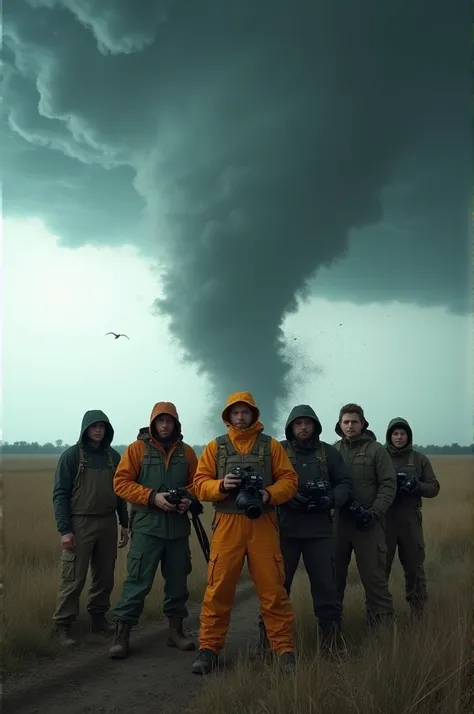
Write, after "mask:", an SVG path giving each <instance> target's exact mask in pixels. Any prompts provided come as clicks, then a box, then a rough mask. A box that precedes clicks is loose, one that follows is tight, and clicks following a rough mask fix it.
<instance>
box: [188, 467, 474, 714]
mask: <svg viewBox="0 0 474 714" xmlns="http://www.w3.org/2000/svg"><path fill="white" fill-rule="evenodd" d="M432 463H433V465H434V468H435V470H436V471H437V474H438V477H439V480H440V482H441V492H440V495H439V496H438V498H436V499H433V500H428V499H425V500H424V502H423V514H424V531H425V540H426V549H427V554H426V555H427V562H426V570H427V576H428V585H429V594H430V598H431V603H430V608H429V612H428V616H427V618H426V621H425V622H423V623H420V624H418V625H416V626H413V625H411V624H410V621H409V618H408V612H407V605H406V603H405V602H404V597H403V579H402V574H401V571H400V566H399V564H398V560H397V561H396V565H395V568H394V572H393V573H392V578H391V582H390V585H391V590H392V593H393V596H394V600H395V607H396V611H397V626H396V628H395V631H394V633H393V634H388V633H385V634H383V635H379V636H378V637H377V636H373V635H372V636H371V635H370V634H369V633H368V632H367V630H366V626H365V619H364V598H363V592H362V590H361V588H360V586H358V579H357V576H356V573H355V568H354V562H352V563H351V568H352V572H351V580H350V582H351V583H352V584H353V587H351V588H350V589H349V592H348V594H347V596H346V601H345V603H344V606H345V618H344V630H345V635H346V637H347V643H348V654H349V656H348V657H346V658H345V659H342V658H341V659H339V660H338V661H334V660H332V661H331V660H327V659H325V658H320V657H318V656H315V654H314V652H315V649H316V642H315V636H314V633H313V632H312V627H313V626H314V620H313V615H312V608H311V601H310V597H309V588H308V585H307V580H306V577H305V574H304V573H302V572H299V573H298V574H297V579H296V582H295V586H294V592H293V591H292V601H293V604H294V608H295V611H296V636H297V646H298V651H299V653H300V657H301V659H300V663H299V665H298V672H297V676H296V678H295V679H294V680H292V681H291V684H288V680H286V681H285V680H283V679H281V676H280V675H279V674H278V672H276V671H275V669H274V668H272V667H271V666H265V667H262V668H261V670H260V671H259V670H256V667H255V662H252V660H251V658H248V657H247V658H246V657H242V661H241V662H240V663H239V665H238V667H237V668H236V670H235V671H234V672H232V673H231V674H229V675H227V676H226V681H225V683H223V681H222V679H216V678H215V677H214V676H213V677H211V678H209V679H207V680H206V682H205V684H204V687H203V689H202V692H201V694H200V695H199V697H198V699H197V700H196V701H195V702H193V704H192V706H191V708H190V709H189V712H192V714H207V713H208V712H210V711H213V712H215V713H216V714H217V713H220V712H225V714H287V713H290V712H292V713H297V714H434V713H435V712H436V714H467V712H471V711H474V710H473V708H472V701H471V700H472V690H471V691H469V689H470V677H471V674H472V660H471V652H472V649H471V648H472V637H473V631H472V621H473V567H474V558H473V550H474V549H473V540H474V532H473V502H474V498H473V497H474V475H473V470H474V459H473V458H472V457H444V456H440V457H433V458H432ZM471 686H472V685H471Z"/></svg>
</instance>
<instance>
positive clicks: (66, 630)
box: [56, 622, 77, 647]
mask: <svg viewBox="0 0 474 714" xmlns="http://www.w3.org/2000/svg"><path fill="white" fill-rule="evenodd" d="M71 627H72V625H71V623H70V622H61V623H58V624H57V625H56V634H57V637H58V640H59V644H60V645H62V646H63V647H74V645H77V640H76V639H75V638H74V637H73V636H72V635H71Z"/></svg>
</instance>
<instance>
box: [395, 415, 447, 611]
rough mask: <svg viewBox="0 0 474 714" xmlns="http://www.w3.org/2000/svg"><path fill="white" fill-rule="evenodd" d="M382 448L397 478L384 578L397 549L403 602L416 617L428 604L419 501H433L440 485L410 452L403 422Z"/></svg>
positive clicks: (410, 443)
mask: <svg viewBox="0 0 474 714" xmlns="http://www.w3.org/2000/svg"><path fill="white" fill-rule="evenodd" d="M385 448H386V449H387V451H388V453H389V454H390V457H391V459H392V463H393V466H394V468H395V473H396V476H397V495H396V496H395V500H394V502H393V503H392V505H391V506H390V508H389V509H388V511H387V515H386V536H387V578H390V572H391V569H392V563H393V560H394V557H395V554H396V551H397V547H398V557H399V558H400V563H401V565H402V567H403V571H404V574H405V595H406V600H407V602H408V603H409V605H410V609H411V613H412V615H413V616H415V617H418V616H420V615H422V614H423V612H424V609H425V604H426V602H427V601H428V592H427V587H426V576H425V569H424V562H425V541H424V538H423V525H422V524H423V518H422V514H421V504H422V502H421V499H422V498H435V497H436V496H437V495H438V493H439V491H440V484H439V481H438V479H437V478H436V475H435V473H434V471H433V467H432V465H431V463H430V460H429V459H428V457H427V456H425V454H422V453H421V452H420V451H416V450H415V449H414V448H413V432H412V429H411V426H410V424H409V423H408V422H407V420H406V419H403V418H402V417H396V418H395V419H392V420H391V422H390V423H389V425H388V427H387V433H386V442H385Z"/></svg>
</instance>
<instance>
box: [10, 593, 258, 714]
mask: <svg viewBox="0 0 474 714" xmlns="http://www.w3.org/2000/svg"><path fill="white" fill-rule="evenodd" d="M254 592H255V591H254V588H253V584H252V583H245V584H242V586H241V587H239V589H238V591H237V593H236V598H235V603H234V611H233V614H232V622H231V626H230V629H229V634H228V638H227V643H226V649H225V651H224V652H223V653H222V655H221V657H220V660H221V661H222V660H224V661H225V666H226V667H231V666H232V661H233V660H234V659H235V657H236V656H237V655H238V653H239V651H241V650H245V649H246V648H247V647H248V646H249V645H253V644H255V642H256V641H257V638H258V628H257V616H258V601H257V599H256V596H255V594H254ZM189 609H190V616H189V618H188V620H187V621H186V632H187V633H189V634H190V635H191V636H193V637H194V638H195V639H196V642H197V633H198V627H199V608H197V607H196V608H191V607H190V608H189ZM110 645H111V640H110V639H109V638H107V640H106V641H103V643H102V642H101V643H98V644H96V645H90V644H89V645H87V646H81V647H79V648H77V649H75V650H68V651H66V652H65V653H64V655H63V656H61V657H60V658H58V659H57V660H54V661H53V662H51V661H49V662H42V663H39V664H38V666H37V667H35V668H34V670H33V671H31V672H29V673H28V674H26V675H24V676H21V677H19V678H16V679H15V678H12V679H11V680H9V681H6V682H5V683H4V686H3V702H2V712H4V713H5V714H40V713H41V714H43V713H44V714H66V713H67V714H112V713H113V714H130V712H133V714H145V713H146V714H154V712H156V713H157V714H158V713H159V714H174V713H175V712H176V713H177V712H181V711H182V710H183V709H184V708H185V707H186V706H188V705H189V702H190V699H191V697H192V696H193V694H195V693H196V691H197V690H198V689H199V687H200V685H201V683H202V681H203V677H200V676H198V675H194V674H192V672H191V665H192V663H193V661H194V659H195V657H196V652H179V651H178V650H176V649H174V648H170V647H168V646H167V645H166V625H165V624H162V625H141V626H139V627H137V628H136V629H134V631H133V632H132V638H131V640H130V655H129V657H128V658H127V659H125V660H111V659H109V657H108V648H109V647H110Z"/></svg>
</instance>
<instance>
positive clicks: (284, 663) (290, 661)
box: [278, 652, 296, 674]
mask: <svg viewBox="0 0 474 714" xmlns="http://www.w3.org/2000/svg"><path fill="white" fill-rule="evenodd" d="M278 663H279V665H280V667H281V668H282V669H284V670H285V672H288V674H292V673H293V672H294V671H295V670H296V657H295V653H294V652H284V653H283V654H282V655H280V656H279V658H278Z"/></svg>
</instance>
